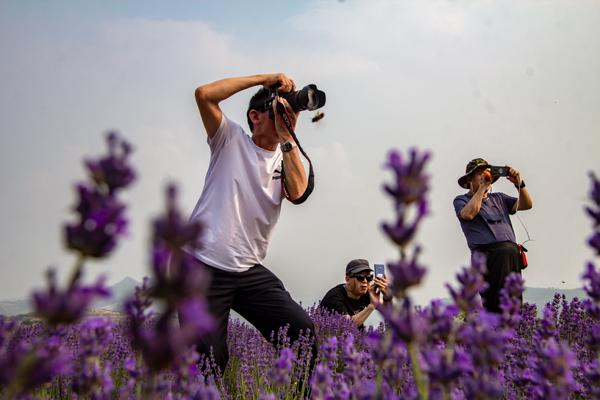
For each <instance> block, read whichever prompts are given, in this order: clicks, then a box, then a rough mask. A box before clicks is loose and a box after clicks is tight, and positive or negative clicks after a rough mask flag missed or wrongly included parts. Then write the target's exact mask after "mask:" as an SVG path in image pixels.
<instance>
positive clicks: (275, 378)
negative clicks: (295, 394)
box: [269, 347, 296, 385]
mask: <svg viewBox="0 0 600 400" xmlns="http://www.w3.org/2000/svg"><path fill="white" fill-rule="evenodd" d="M295 361H296V354H295V353H294V351H293V350H292V349H291V348H289V347H286V348H284V349H282V350H281V352H280V354H279V358H277V360H275V362H274V363H273V368H272V369H271V370H270V372H269V377H270V379H271V381H272V382H273V383H275V384H276V385H288V384H289V383H290V378H291V376H292V369H293V367H294V362H295Z"/></svg>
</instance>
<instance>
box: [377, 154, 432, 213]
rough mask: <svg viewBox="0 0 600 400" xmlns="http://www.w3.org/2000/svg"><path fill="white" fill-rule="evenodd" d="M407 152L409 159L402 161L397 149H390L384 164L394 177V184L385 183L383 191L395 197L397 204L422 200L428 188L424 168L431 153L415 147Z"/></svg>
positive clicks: (427, 179) (427, 178)
mask: <svg viewBox="0 0 600 400" xmlns="http://www.w3.org/2000/svg"><path fill="white" fill-rule="evenodd" d="M409 154H410V159H409V160H408V162H404V161H403V160H402V155H401V154H400V153H399V152H398V151H391V152H390V153H389V156H388V162H387V163H386V164H385V166H386V167H388V168H390V169H391V170H392V171H393V172H394V174H395V178H396V181H395V185H393V186H392V185H385V191H386V192H388V193H389V194H390V195H391V196H392V197H393V198H394V199H395V201H396V205H397V206H399V205H400V204H411V203H413V202H415V201H418V200H422V199H423V196H424V195H425V193H426V192H427V190H428V182H429V176H428V175H426V174H425V173H424V168H425V164H426V163H427V161H429V159H430V157H431V154H430V153H429V152H423V153H419V152H418V151H417V150H416V149H411V150H410V153H409Z"/></svg>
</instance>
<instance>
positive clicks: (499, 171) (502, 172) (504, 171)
mask: <svg viewBox="0 0 600 400" xmlns="http://www.w3.org/2000/svg"><path fill="white" fill-rule="evenodd" d="M490 172H491V173H492V176H493V177H494V178H496V177H501V176H508V167H507V166H503V167H500V166H496V165H490Z"/></svg>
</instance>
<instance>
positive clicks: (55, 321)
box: [33, 270, 110, 326]
mask: <svg viewBox="0 0 600 400" xmlns="http://www.w3.org/2000/svg"><path fill="white" fill-rule="evenodd" d="M47 280H48V288H47V289H46V290H43V291H42V290H40V291H35V292H34V293H33V308H34V310H35V313H36V314H37V315H38V316H40V317H41V318H43V319H44V320H45V321H46V322H47V323H48V324H49V325H51V326H56V325H59V324H72V323H75V322H77V321H78V320H80V319H81V317H83V315H84V314H85V312H86V311H87V308H88V307H89V305H90V304H92V302H93V301H94V300H95V299H96V298H99V297H110V291H109V290H108V289H107V288H106V287H105V286H104V281H105V280H106V279H105V277H100V278H99V279H98V281H97V282H96V284H94V285H92V286H81V285H80V284H79V283H77V282H75V284H73V285H71V286H69V287H68V288H67V289H66V290H61V289H59V288H58V287H57V285H56V273H55V271H54V270H49V271H48V272H47Z"/></svg>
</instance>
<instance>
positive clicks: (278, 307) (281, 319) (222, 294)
mask: <svg viewBox="0 0 600 400" xmlns="http://www.w3.org/2000/svg"><path fill="white" fill-rule="evenodd" d="M205 268H206V269H207V270H208V272H209V273H210V275H211V282H210V286H209V288H208V292H207V294H206V298H207V301H208V306H209V310H210V313H211V314H212V315H213V317H214V318H215V322H216V329H215V330H214V331H213V333H212V334H209V335H207V336H205V337H204V338H202V340H201V342H200V343H199V344H198V351H199V352H200V354H204V355H209V354H210V351H211V349H212V351H213V354H214V357H215V361H216V363H217V365H218V366H219V368H221V372H222V371H224V370H225V366H226V365H227V361H228V360H229V351H228V349H227V324H228V321H229V312H230V310H231V309H233V310H235V311H236V312H237V313H239V314H240V315H241V316H242V317H244V318H245V319H246V320H248V321H249V322H250V323H251V324H252V325H254V326H255V327H256V328H257V329H258V330H259V331H260V333H261V334H262V335H263V336H264V337H265V339H267V340H270V339H271V333H272V332H275V335H277V332H278V331H279V329H280V328H281V327H283V326H285V325H288V324H289V328H288V337H289V338H290V339H291V340H292V342H293V341H295V340H296V339H298V337H299V336H300V334H301V333H303V334H306V333H307V331H308V330H310V333H311V335H313V334H314V325H313V323H312V321H311V319H310V317H309V316H308V314H307V313H306V311H304V309H303V308H302V307H300V305H298V303H296V302H295V301H294V300H292V298H291V296H290V294H289V293H288V292H287V291H286V290H285V287H284V286H283V283H282V282H281V280H279V278H277V276H275V274H273V273H272V272H271V271H269V270H268V269H267V268H265V267H264V266H262V265H260V264H256V265H255V266H254V267H252V268H250V269H249V270H247V271H245V272H226V271H223V270H220V269H217V268H212V267H210V266H207V265H205ZM313 353H314V349H313Z"/></svg>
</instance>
